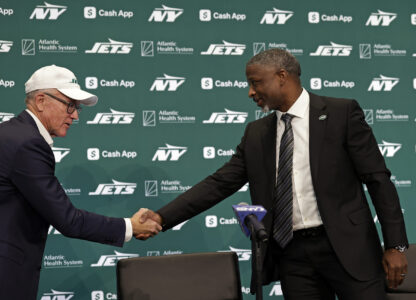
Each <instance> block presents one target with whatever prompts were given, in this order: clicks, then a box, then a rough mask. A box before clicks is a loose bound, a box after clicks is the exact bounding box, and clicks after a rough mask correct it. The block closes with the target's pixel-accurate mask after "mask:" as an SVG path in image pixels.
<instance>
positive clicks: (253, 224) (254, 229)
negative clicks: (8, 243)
mask: <svg viewBox="0 0 416 300" xmlns="http://www.w3.org/2000/svg"><path fill="white" fill-rule="evenodd" d="M232 207H233V210H234V213H235V215H236V216H237V219H238V222H239V223H240V227H241V230H243V232H244V234H245V235H246V236H250V232H251V234H253V235H254V236H255V237H256V238H257V239H258V240H260V241H262V242H266V241H267V239H268V236H267V232H266V229H265V228H264V225H263V224H262V223H261V222H260V221H261V220H262V219H263V218H264V215H265V214H266V212H267V211H266V210H265V209H264V207H263V206H261V205H248V204H247V203H245V202H241V203H240V204H238V205H233V206H232Z"/></svg>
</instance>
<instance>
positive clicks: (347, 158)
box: [158, 93, 408, 284]
mask: <svg viewBox="0 0 416 300" xmlns="http://www.w3.org/2000/svg"><path fill="white" fill-rule="evenodd" d="M322 115H326V119H324V120H320V119H319V117H320V116H322ZM309 117H310V121H309V122H310V123H309V150H310V166H311V173H312V174H311V175H312V182H313V188H314V191H315V194H316V199H317V202H318V208H319V212H320V215H321V217H322V221H323V224H324V226H325V229H326V232H327V235H328V237H329V240H330V242H331V244H332V246H333V248H334V250H335V253H336V255H337V256H338V258H339V260H340V261H341V264H342V265H343V266H344V268H345V269H346V270H347V271H348V273H349V274H351V275H352V276H353V277H354V278H356V279H358V280H367V279H370V278H374V277H375V276H376V275H377V274H380V272H382V265H381V259H382V251H381V245H380V240H379V238H378V235H377V231H376V227H375V225H374V221H373V218H372V215H371V212H370V208H369V205H368V202H367V200H366V197H365V194H364V190H363V183H365V184H366V185H367V188H368V191H369V193H370V196H371V199H372V202H373V205H374V207H375V209H376V212H377V215H378V218H379V221H380V223H381V226H382V231H383V238H384V244H385V247H387V248H388V247H392V246H396V245H399V244H405V245H407V244H408V241H407V237H406V232H405V226H404V221H403V215H402V212H401V208H400V203H399V199H398V195H397V192H396V189H395V187H394V185H393V184H392V182H391V181H390V171H389V170H388V169H387V168H386V166H385V163H384V159H383V157H382V155H381V153H380V151H379V149H378V145H377V142H376V140H375V138H374V135H373V133H372V131H371V128H370V127H369V126H368V125H367V123H366V122H365V118H364V114H363V111H362V109H361V108H360V107H359V105H358V103H357V102H356V101H355V100H347V99H338V98H329V97H322V96H318V95H314V94H312V93H310V115H309ZM321 119H322V118H321ZM276 123H277V122H276V114H271V115H269V116H267V117H264V118H262V119H260V120H257V121H254V122H252V123H249V124H248V125H247V127H246V130H245V133H244V136H243V138H242V140H241V143H240V144H239V145H238V147H237V150H236V153H235V155H234V156H233V157H232V158H231V159H230V161H229V162H228V163H226V164H225V165H224V166H223V167H222V168H220V169H219V170H217V171H216V172H215V173H214V174H213V175H211V176H208V177H207V178H206V179H204V180H203V181H202V182H200V183H198V184H196V185H195V186H194V187H193V188H192V189H190V190H188V191H187V192H186V193H184V194H182V195H180V196H179V197H178V198H176V199H175V200H174V201H172V202H171V203H169V204H167V205H166V206H164V207H163V208H161V209H160V210H159V211H158V213H159V214H160V215H161V216H162V218H163V220H164V223H165V226H164V228H166V229H168V228H170V227H172V226H174V225H176V224H178V223H180V222H182V221H184V220H186V219H188V218H190V217H192V216H194V215H196V214H199V213H200V212H202V211H204V210H206V209H208V208H210V207H212V206H214V205H215V204H217V203H218V202H220V201H221V200H223V199H224V198H226V197H228V196H230V195H231V194H233V193H234V192H236V191H237V190H238V189H239V188H240V187H241V186H242V185H243V184H245V183H246V182H247V181H248V182H249V186H250V195H251V199H252V202H253V204H256V205H263V206H264V207H265V208H266V210H267V211H269V213H267V214H266V216H265V218H264V225H265V227H266V230H267V231H268V232H269V233H270V232H271V231H272V213H271V211H272V206H273V199H274V195H273V194H274V184H275V180H276V164H275V161H276V126H277V124H276ZM270 238H272V237H271V236H270ZM262 253H263V257H264V264H263V265H264V270H263V272H264V274H263V279H264V283H265V284H267V283H270V282H271V281H273V280H277V279H278V272H277V271H278V270H276V268H275V263H274V258H273V256H272V255H271V254H270V252H269V251H268V249H267V247H265V248H264V249H262Z"/></svg>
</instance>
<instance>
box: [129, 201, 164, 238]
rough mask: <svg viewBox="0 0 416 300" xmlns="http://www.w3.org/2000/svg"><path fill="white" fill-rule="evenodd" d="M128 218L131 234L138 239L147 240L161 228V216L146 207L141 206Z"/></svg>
mask: <svg viewBox="0 0 416 300" xmlns="http://www.w3.org/2000/svg"><path fill="white" fill-rule="evenodd" d="M130 220H131V225H132V227H133V236H134V237H135V238H136V239H139V240H143V241H144V240H147V239H148V238H149V237H153V236H155V235H157V234H158V233H159V232H160V231H161V230H162V226H161V225H162V217H161V216H160V215H159V214H158V213H155V212H154V211H152V210H150V209H147V208H141V209H140V210H139V211H138V212H136V213H135V214H134V215H133V217H131V219H130Z"/></svg>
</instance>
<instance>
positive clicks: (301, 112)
mask: <svg viewBox="0 0 416 300" xmlns="http://www.w3.org/2000/svg"><path fill="white" fill-rule="evenodd" d="M309 102H310V99H309V93H308V92H307V91H306V90H305V89H304V88H302V93H301V94H300V96H299V97H298V98H297V99H296V101H295V102H294V103H293V105H292V106H291V107H290V108H289V110H288V111H287V113H288V114H291V115H293V116H295V117H298V118H302V119H303V118H305V117H306V114H307V112H308V108H309ZM276 115H277V119H278V120H280V117H281V116H282V115H283V113H282V112H281V111H279V110H276Z"/></svg>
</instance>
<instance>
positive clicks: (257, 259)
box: [250, 223, 263, 300]
mask: <svg viewBox="0 0 416 300" xmlns="http://www.w3.org/2000/svg"><path fill="white" fill-rule="evenodd" d="M250 232H251V249H252V252H253V260H254V261H253V264H254V270H253V272H255V274H256V282H255V285H256V300H263V280H262V275H261V273H262V267H263V266H262V259H261V251H260V245H261V243H262V242H263V241H262V240H261V239H260V238H259V237H258V236H257V234H256V231H255V229H254V225H253V224H252V223H250Z"/></svg>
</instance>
